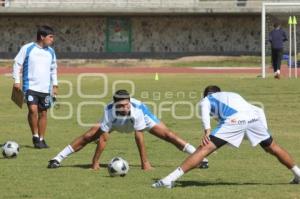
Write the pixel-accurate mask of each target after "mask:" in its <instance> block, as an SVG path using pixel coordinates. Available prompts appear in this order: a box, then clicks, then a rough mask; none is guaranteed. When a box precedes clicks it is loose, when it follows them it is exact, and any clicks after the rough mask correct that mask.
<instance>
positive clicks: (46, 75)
mask: <svg viewBox="0 0 300 199" xmlns="http://www.w3.org/2000/svg"><path fill="white" fill-rule="evenodd" d="M14 60H15V63H14V67H13V78H14V80H15V83H20V82H21V80H20V73H21V74H22V80H23V91H24V92H26V91H27V90H28V89H30V90H33V91H37V92H41V93H50V92H51V89H52V86H53V85H57V64H56V56H55V52H54V50H53V49H52V48H51V47H45V48H41V47H40V46H39V45H38V44H36V43H34V42H31V43H28V44H25V45H24V46H22V48H21V49H20V51H19V53H18V54H17V56H16V57H15V59H14ZM21 70H22V71H21Z"/></svg>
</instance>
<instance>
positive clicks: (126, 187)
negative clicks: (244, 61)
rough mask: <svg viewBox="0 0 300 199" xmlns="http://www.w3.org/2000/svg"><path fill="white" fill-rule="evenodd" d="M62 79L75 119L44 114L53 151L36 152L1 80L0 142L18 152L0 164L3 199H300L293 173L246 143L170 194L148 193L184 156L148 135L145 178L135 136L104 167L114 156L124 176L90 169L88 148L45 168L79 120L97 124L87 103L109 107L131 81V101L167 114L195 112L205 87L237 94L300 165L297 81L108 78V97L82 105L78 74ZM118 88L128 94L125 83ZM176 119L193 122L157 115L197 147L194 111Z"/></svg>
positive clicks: (87, 85)
mask: <svg viewBox="0 0 300 199" xmlns="http://www.w3.org/2000/svg"><path fill="white" fill-rule="evenodd" d="M60 80H67V81H69V82H71V83H72V88H73V94H72V96H71V97H70V98H65V99H62V98H60V99H59V102H68V103H71V104H72V109H73V113H72V114H71V118H70V119H66V120H62V119H61V120H56V119H54V118H53V117H52V116H51V114H50V113H49V115H48V116H49V122H48V129H47V137H46V138H47V142H48V144H49V145H50V146H51V148H50V149H47V150H37V149H34V148H32V143H31V136H30V130H29V127H28V124H27V119H26V114H27V108H26V107H24V108H23V110H20V109H18V108H17V107H16V106H15V105H14V104H13V103H12V102H11V101H10V92H11V86H12V80H11V78H10V77H5V76H1V77H0V91H1V92H0V99H1V100H0V113H1V114H0V120H1V125H0V143H4V142H5V141H7V140H15V141H17V142H18V143H19V144H20V145H21V148H20V154H19V156H18V157H17V158H16V159H4V158H0V184H1V186H0V198H9V199H13V198H34V199H52V198H73V199H77V198H78V199H79V198H84V199H86V198H105V199H109V198H128V199H129V198H130V199H133V198H139V199H140V198H166V199H167V198H180V199H182V198H224V199H228V198H257V199H258V198H272V199H273V198H280V199H282V198H300V186H297V185H289V184H288V182H289V180H291V178H292V174H291V173H290V171H288V170H287V169H286V168H284V167H283V166H282V165H280V164H279V163H278V162H277V160H276V159H275V158H274V157H271V156H270V155H268V154H266V153H265V152H264V151H263V150H262V149H261V148H260V147H256V148H252V147H251V146H250V144H249V143H248V141H244V143H243V144H242V145H241V147H240V149H238V150H237V149H234V148H231V147H229V146H225V147H223V148H222V149H221V150H220V151H218V152H217V153H214V154H212V155H211V156H210V157H209V160H210V168H209V169H208V170H199V169H195V170H193V171H191V172H190V173H188V174H186V175H185V176H183V177H182V178H180V179H179V181H178V182H177V184H176V187H175V188H174V189H172V190H167V189H153V188H151V187H150V185H151V184H152V183H153V182H154V180H156V179H159V178H161V177H164V176H165V175H167V174H168V173H169V172H171V171H173V170H174V169H175V168H176V167H177V166H178V165H179V164H180V163H181V162H182V161H183V160H184V158H185V157H186V156H187V155H186V154H184V153H182V152H180V151H178V150H177V149H176V148H175V147H174V146H172V145H170V144H167V143H165V142H163V141H161V140H159V139H157V138H156V137H153V136H152V135H149V134H147V133H145V142H146V146H147V150H148V156H149V159H150V161H151V163H152V165H153V166H154V167H155V169H154V170H152V171H150V172H144V171H142V170H141V169H140V164H139V156H138V151H137V148H136V145H135V142H134V135H133V134H128V135H127V134H126V135H125V134H121V133H117V132H115V133H112V134H111V137H110V140H109V142H108V145H107V148H106V150H105V151H104V153H103V155H102V157H101V164H107V163H108V161H109V160H110V159H111V158H112V157H114V156H121V157H123V158H125V159H126V160H128V162H129V164H130V171H129V173H128V175H127V176H126V177H124V178H121V177H114V178H111V177H109V175H108V173H107V169H106V168H105V167H103V168H102V169H101V170H99V171H97V172H95V171H92V170H90V169H89V167H90V163H91V158H92V155H93V152H94V148H95V144H93V143H92V144H90V145H88V146H87V147H86V148H84V149H83V150H82V151H80V152H79V153H76V154H73V155H72V156H70V157H69V158H68V159H66V160H65V161H64V162H63V166H62V167H61V168H59V169H57V170H49V169H47V168H46V167H47V161H48V160H49V159H51V158H52V157H53V156H54V155H56V154H57V153H58V152H59V151H60V150H61V149H63V148H64V147H65V146H66V145H67V144H68V143H70V142H71V141H72V140H73V139H74V138H75V137H76V136H79V135H80V134H82V133H83V132H84V131H85V130H86V129H87V128H88V127H83V126H80V125H79V124H78V118H79V119H80V121H81V122H83V123H94V122H96V121H97V120H98V119H99V118H100V117H101V113H102V106H101V105H96V104H95V103H94V105H91V104H90V105H86V104H87V103H85V102H90V103H93V102H104V103H107V102H109V101H110V99H111V93H112V88H113V84H114V83H115V84H117V85H116V87H117V88H121V87H122V85H121V83H118V82H116V81H117V80H130V81H132V82H133V83H134V86H135V89H134V90H135V97H136V98H138V99H143V101H148V102H154V103H155V104H156V106H159V105H160V106H161V107H163V108H165V109H170V108H171V106H172V104H174V102H178V101H185V102H191V104H192V106H194V107H196V103H197V102H198V100H199V98H200V97H201V93H202V90H203V88H204V87H205V86H206V85H208V84H217V85H220V86H221V87H222V88H223V90H227V91H234V92H238V93H240V94H241V95H242V96H244V97H245V98H246V99H247V100H249V101H252V102H260V103H262V104H263V105H264V107H265V110H266V115H267V117H268V122H269V127H270V129H271V131H272V132H273V137H274V138H275V140H276V141H277V142H278V143H279V144H280V145H282V146H283V147H284V148H286V149H287V150H288V151H289V152H290V154H291V155H292V156H293V157H294V158H295V160H296V161H297V162H298V163H299V164H300V134H299V133H300V132H299V129H300V123H299V118H300V111H299V110H300V103H299V101H300V92H299V85H300V80H288V79H281V80H280V81H278V80H274V79H273V78H270V79H266V80H262V79H257V78H256V77H255V76H254V75H200V74H196V75H186V74H182V75H160V80H159V81H154V75H126V76H125V75H107V80H108V86H107V87H106V88H107V92H108V94H107V95H106V96H105V97H104V98H101V99H99V98H97V99H92V98H86V99H84V98H81V97H80V96H79V95H78V92H77V89H78V88H77V87H78V86H77V76H75V75H61V76H60ZM122 88H127V89H129V88H130V87H129V84H126V85H125V84H124V85H123V87H122ZM69 90H70V89H69V87H68V86H67V84H61V86H60V94H67V93H68V92H69ZM80 90H81V91H82V92H83V93H84V94H86V95H93V94H101V93H102V92H103V90H104V89H103V81H102V79H99V78H93V77H90V78H85V79H84V81H82V84H81V89H80ZM129 90H130V89H129ZM158 96H159V97H158ZM165 102H167V103H165ZM83 103H85V104H83ZM80 107H81V108H80ZM79 111H81V113H79ZM69 112H70V109H69V107H68V106H66V105H63V104H62V105H61V106H60V107H59V109H54V111H53V113H54V115H55V116H56V117H64V116H67V115H68V114H69ZM175 114H176V115H177V116H190V115H191V118H190V119H185V120H179V119H174V118H173V117H172V114H171V111H162V112H161V114H160V115H161V119H162V120H163V121H164V122H165V123H166V124H167V126H169V127H170V128H171V129H173V130H174V131H176V132H178V134H179V135H180V136H181V137H183V138H184V139H186V140H187V141H189V142H190V143H192V144H194V145H195V146H196V145H198V143H199V142H200V138H201V136H202V129H201V124H200V120H199V119H198V118H197V117H196V115H197V114H196V113H195V110H194V108H193V109H192V108H190V106H187V105H177V106H176V111H175Z"/></svg>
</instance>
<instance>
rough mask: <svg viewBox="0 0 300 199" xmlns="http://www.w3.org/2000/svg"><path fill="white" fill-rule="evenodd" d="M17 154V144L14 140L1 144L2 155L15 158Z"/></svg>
mask: <svg viewBox="0 0 300 199" xmlns="http://www.w3.org/2000/svg"><path fill="white" fill-rule="evenodd" d="M18 154H19V144H18V143H16V142H14V141H7V142H5V143H4V145H3V146H2V155H3V157H5V158H15V157H17V155H18Z"/></svg>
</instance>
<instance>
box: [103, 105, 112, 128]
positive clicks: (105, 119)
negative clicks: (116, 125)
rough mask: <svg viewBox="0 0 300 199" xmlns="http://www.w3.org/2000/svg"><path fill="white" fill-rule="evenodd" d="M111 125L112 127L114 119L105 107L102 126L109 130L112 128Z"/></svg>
mask: <svg viewBox="0 0 300 199" xmlns="http://www.w3.org/2000/svg"><path fill="white" fill-rule="evenodd" d="M111 127H112V121H111V118H110V117H109V111H108V110H107V109H106V108H105V109H104V114H103V117H102V119H101V121H100V128H101V130H102V131H103V132H109V131H110V130H111Z"/></svg>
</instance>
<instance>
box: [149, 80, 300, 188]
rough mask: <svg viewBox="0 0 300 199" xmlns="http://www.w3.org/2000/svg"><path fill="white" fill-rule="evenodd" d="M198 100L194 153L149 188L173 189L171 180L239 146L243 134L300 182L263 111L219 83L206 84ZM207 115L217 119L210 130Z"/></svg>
mask: <svg viewBox="0 0 300 199" xmlns="http://www.w3.org/2000/svg"><path fill="white" fill-rule="evenodd" d="M203 94H204V98H203V100H202V101H201V103H200V106H201V116H202V123H203V126H204V136H203V138H202V144H201V146H199V147H198V148H197V150H196V152H195V153H193V154H192V155H190V156H189V157H187V158H186V159H185V161H184V162H183V163H182V164H181V165H180V167H178V168H177V169H176V170H174V171H173V172H172V173H170V174H169V175H168V176H166V177H165V178H163V179H161V180H159V181H157V182H156V183H154V184H152V187H154V188H159V187H166V188H172V187H173V186H174V182H175V181H176V180H177V179H178V178H180V177H181V176H182V175H183V174H185V173H187V172H188V171H190V170H191V169H193V168H195V167H196V166H197V164H199V162H201V161H202V160H203V158H204V157H207V156H208V155H209V154H211V153H212V152H214V151H215V150H217V149H219V148H220V147H222V146H223V145H225V144H227V143H229V144H231V145H233V146H235V147H239V146H240V144H241V142H242V140H243V137H244V136H245V135H246V136H247V138H248V139H249V140H250V142H251V144H252V146H256V145H257V144H260V146H261V147H262V148H263V149H264V150H265V151H266V152H268V153H270V154H271V155H274V156H275V157H276V158H277V159H278V160H279V162H281V163H282V164H283V165H285V166H286V167H287V168H288V169H290V170H291V172H292V173H293V174H294V178H293V180H292V181H291V183H293V184H299V183H300V169H299V167H298V166H297V165H296V164H295V162H294V160H293V159H292V157H291V156H290V155H289V154H288V153H287V152H286V151H285V150H284V149H283V148H281V147H280V146H279V145H278V144H276V143H275V141H274V140H273V138H272V137H271V135H270V134H269V132H268V127H267V122H266V117H265V114H264V111H263V110H262V109H260V108H258V107H256V106H253V105H251V104H250V103H248V102H247V101H245V100H244V99H243V98H242V97H241V96H240V95H238V94H236V93H231V92H221V89H220V88H219V87H218V86H208V87H206V89H205V90H204V93H203ZM210 115H212V116H214V117H216V118H217V119H218V120H219V124H218V126H217V127H216V128H215V129H214V130H212V131H211V126H210Z"/></svg>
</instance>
